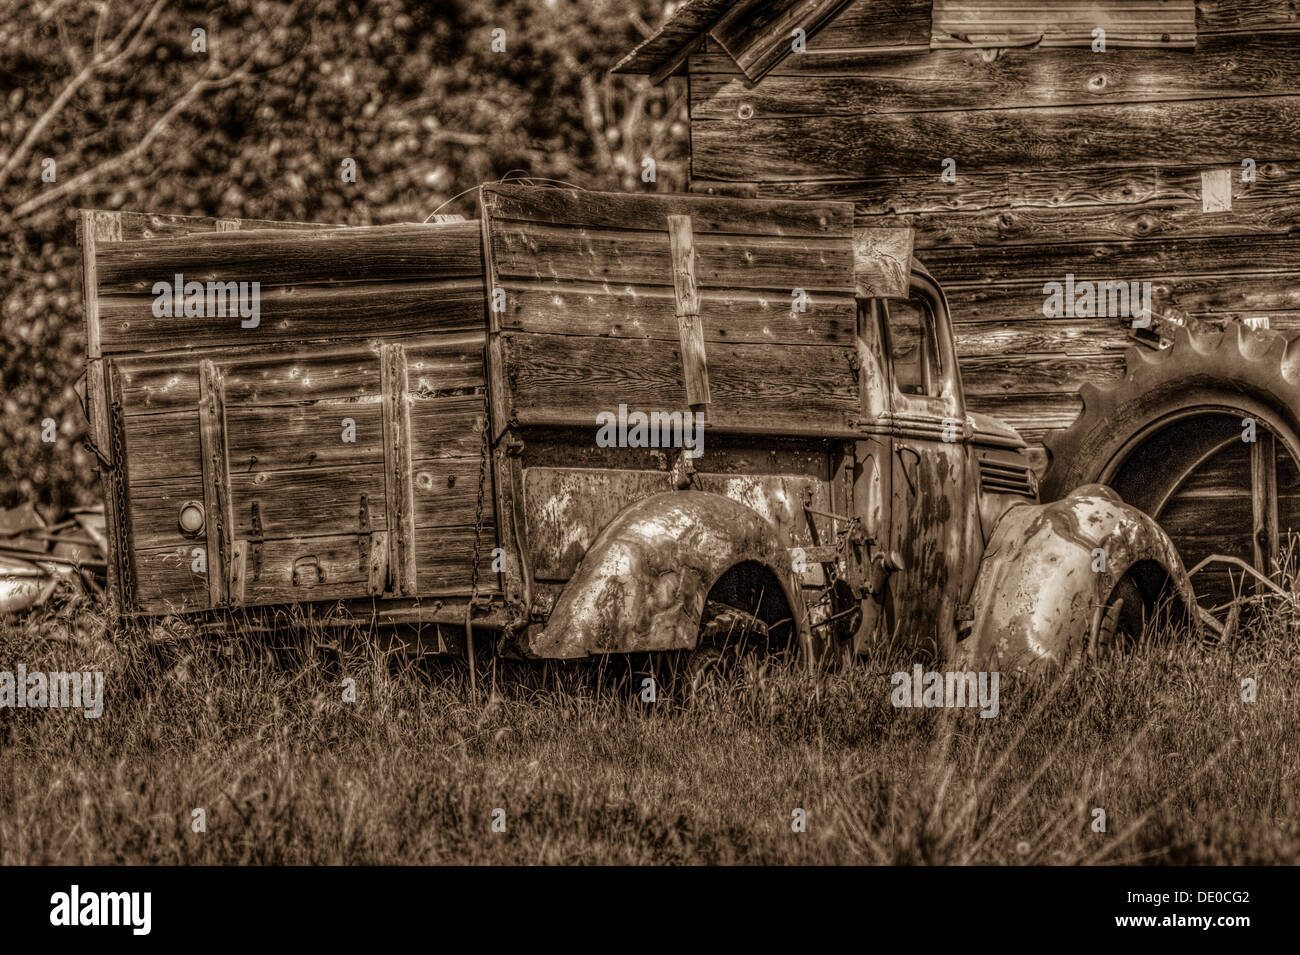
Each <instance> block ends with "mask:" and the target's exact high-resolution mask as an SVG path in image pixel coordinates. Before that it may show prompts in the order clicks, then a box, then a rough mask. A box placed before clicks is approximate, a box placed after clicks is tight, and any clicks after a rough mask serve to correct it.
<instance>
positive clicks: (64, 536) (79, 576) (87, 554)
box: [0, 504, 108, 616]
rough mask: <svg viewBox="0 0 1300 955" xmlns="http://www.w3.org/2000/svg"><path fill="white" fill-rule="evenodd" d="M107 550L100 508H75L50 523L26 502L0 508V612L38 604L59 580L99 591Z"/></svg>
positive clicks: (80, 589)
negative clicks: (58, 519) (7, 507)
mask: <svg viewBox="0 0 1300 955" xmlns="http://www.w3.org/2000/svg"><path fill="white" fill-rule="evenodd" d="M107 553H108V539H107V537H106V536H105V529H104V509H103V507H84V508H76V509H74V510H72V511H70V512H69V513H68V514H66V515H65V516H64V518H63V519H62V520H60V521H58V522H57V523H53V524H51V523H49V522H47V521H46V520H45V518H43V517H41V515H40V513H39V512H38V511H37V510H36V508H35V507H33V506H32V505H31V504H20V505H19V506H18V507H13V508H9V509H7V510H6V509H3V508H0V616H2V615H4V614H14V613H21V612H22V611H25V610H30V609H31V608H32V607H38V606H41V605H42V604H44V603H45V602H46V601H48V600H49V599H50V597H51V596H52V595H53V594H54V592H55V591H56V590H58V589H59V586H60V584H63V585H65V586H67V587H69V588H71V589H72V590H73V591H74V592H76V593H81V594H84V593H87V592H91V593H96V594H99V593H102V592H103V586H104V573H105V568H106V564H105V554H107Z"/></svg>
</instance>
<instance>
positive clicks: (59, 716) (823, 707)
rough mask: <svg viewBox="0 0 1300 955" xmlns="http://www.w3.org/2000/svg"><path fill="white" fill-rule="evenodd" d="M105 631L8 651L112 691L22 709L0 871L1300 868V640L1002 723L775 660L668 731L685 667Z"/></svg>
mask: <svg viewBox="0 0 1300 955" xmlns="http://www.w3.org/2000/svg"><path fill="white" fill-rule="evenodd" d="M85 613H86V612H85V610H84V609H79V608H78V607H77V606H76V605H75V604H72V605H65V606H63V607H62V608H59V609H57V610H52V611H50V612H49V613H47V614H46V615H45V616H43V617H38V618H29V619H28V620H27V621H26V622H24V623H23V624H22V625H21V626H17V627H14V626H12V625H11V626H10V629H8V630H7V631H5V632H3V635H2V636H0V670H5V669H8V670H14V669H15V668H16V666H17V664H19V663H24V664H26V665H27V667H28V669H29V670H35V669H43V670H74V669H76V670H85V669H102V670H104V671H105V673H106V693H105V711H104V715H103V716H102V717H101V718H99V719H86V718H84V717H83V716H82V715H81V714H80V713H79V712H77V711H70V710H51V711H38V710H21V711H18V710H0V863H3V864H15V863H218V864H228V863H385V862H411V863H433V862H467V863H577V862H582V863H854V862H878V863H895V864H896V863H904V864H911V863H983V864H988V863H994V864H998V863H1067V864H1072V863H1087V862H1099V863H1110V862H1130V861H1143V862H1154V863H1265V864H1272V863H1292V862H1295V861H1296V860H1297V859H1298V858H1300V813H1298V812H1297V808H1298V807H1300V802H1298V801H1297V768H1296V767H1297V760H1296V752H1295V750H1296V746H1297V741H1296V739H1295V735H1294V729H1295V727H1296V726H1297V725H1300V697H1298V696H1297V691H1296V685H1297V681H1296V676H1297V673H1296V670H1297V660H1298V659H1300V654H1297V652H1296V650H1297V639H1296V631H1295V630H1294V629H1291V622H1290V621H1289V620H1288V619H1282V618H1278V619H1276V620H1272V621H1265V624H1264V626H1266V627H1267V628H1268V629H1267V632H1265V633H1256V634H1245V635H1243V637H1242V638H1241V639H1239V640H1238V641H1236V642H1235V644H1234V645H1233V646H1232V647H1219V646H1197V645H1188V643H1187V642H1186V641H1179V640H1177V639H1175V638H1173V637H1168V638H1166V639H1163V640H1156V641H1153V642H1152V643H1150V644H1149V645H1147V646H1144V647H1143V648H1141V649H1139V650H1137V651H1135V652H1133V653H1130V654H1125V655H1119V656H1113V657H1110V658H1107V659H1103V660H1102V661H1100V662H1097V663H1095V664H1092V665H1090V666H1088V667H1086V668H1083V669H1079V670H1076V671H1074V672H1070V673H1066V674H1063V675H1062V676H1061V677H1060V678H1058V679H1056V680H1054V681H1052V682H1043V681H1031V680H1026V681H1017V680H1012V679H1008V678H1004V679H1003V681H1002V686H1001V712H1000V714H999V716H998V717H997V718H995V719H981V718H980V717H979V716H978V714H977V712H976V711H974V710H963V711H953V710H933V709H931V710H922V709H914V710H896V709H894V708H893V707H892V706H891V705H890V703H889V691H890V681H889V673H890V672H891V671H892V670H894V669H903V668H905V667H906V666H907V665H908V664H909V663H910V661H901V660H900V661H895V662H893V663H886V662H885V661H873V662H870V663H865V664H858V665H855V666H854V667H853V668H851V669H848V670H842V671H836V672H826V673H820V674H816V675H810V674H808V673H806V672H804V671H803V670H802V669H801V668H800V667H798V666H794V665H791V664H790V663H789V662H787V661H783V660H780V659H774V660H761V659H759V658H754V659H750V660H748V661H746V663H745V665H744V666H743V667H742V668H741V669H740V670H739V671H738V672H736V673H735V674H734V675H733V677H732V678H731V679H730V680H729V681H728V682H727V683H726V684H723V685H714V686H710V687H707V688H706V689H705V690H704V691H702V692H700V693H697V694H695V695H694V696H692V695H691V694H690V693H689V692H688V690H687V688H685V687H674V686H672V685H668V686H666V687H663V688H661V691H660V696H659V699H658V701H657V702H656V703H654V704H647V703H643V702H642V701H641V699H640V691H641V686H642V684H641V680H642V678H643V675H644V672H643V671H646V670H647V669H648V668H651V667H657V668H658V669H659V670H660V671H661V672H660V676H661V677H663V678H664V679H665V681H666V682H667V683H669V684H671V683H672V681H671V680H669V679H667V674H666V670H667V669H668V668H669V664H670V663H671V661H670V660H668V659H662V658H661V659H658V660H655V659H650V660H646V659H638V660H631V661H624V660H622V659H619V660H610V661H607V662H606V663H605V664H604V665H594V664H578V665H564V666H557V665H555V664H537V665H525V664H507V663H502V664H499V666H498V669H497V670H496V672H495V674H494V677H495V679H494V680H493V679H492V677H493V674H490V673H489V677H488V679H486V680H485V683H486V684H487V685H486V686H485V687H484V688H483V692H482V695H481V698H480V699H479V700H471V699H470V696H469V693H468V686H467V679H466V671H465V667H464V665H463V664H461V663H458V662H455V661H450V660H423V661H412V660H409V659H402V658H398V657H385V656H384V655H382V654H380V653H378V652H377V651H375V650H373V649H371V650H359V651H347V652H342V651H338V650H337V649H334V648H327V647H325V646H324V642H325V641H324V638H323V636H322V635H321V634H319V633H313V632H311V631H310V629H307V630H300V631H298V632H296V633H295V634H294V635H293V636H292V638H280V639H267V638H263V637H254V636H251V635H247V634H245V635H232V636H230V637H228V638H227V639H225V640H213V639H211V638H197V637H195V636H193V635H187V634H185V633H183V632H179V633H171V634H164V633H161V632H159V631H155V632H153V633H152V634H148V635H146V634H126V633H123V634H117V635H115V636H114V637H113V638H112V639H111V640H105V639H102V638H96V637H94V636H92V635H89V634H90V633H93V629H94V628H93V627H88V626H87V624H88V623H90V622H91V621H90V620H88V619H87V618H86V616H85ZM0 626H4V624H0ZM345 676H348V677H351V678H353V679H355V680H356V681H357V691H358V698H357V701H356V702H355V703H347V702H343V700H342V690H341V681H342V679H343V677H345ZM1244 677H1253V678H1255V679H1256V680H1257V681H1258V685H1259V700H1258V702H1255V703H1243V702H1242V700H1241V681H1242V679H1243V678H1244ZM196 807H202V808H204V809H205V810H206V814H207V831H206V832H205V833H194V832H192V831H191V830H190V822H191V810H192V809H194V808H196ZM1095 807H1100V808H1103V809H1104V810H1105V812H1106V822H1107V826H1106V828H1107V831H1106V832H1105V833H1096V832H1093V831H1092V830H1091V827H1090V824H1091V822H1092V819H1093V815H1092V810H1093V809H1094V808H1095ZM497 808H502V809H504V810H505V811H506V816H505V819H506V832H504V833H494V832H493V831H492V829H491V817H492V812H493V810H494V809H497ZM796 808H801V809H804V810H805V811H806V814H807V831H806V832H802V833H795V832H792V831H791V819H792V810H794V809H796Z"/></svg>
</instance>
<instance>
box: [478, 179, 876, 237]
mask: <svg viewBox="0 0 1300 955" xmlns="http://www.w3.org/2000/svg"><path fill="white" fill-rule="evenodd" d="M483 210H484V220H485V221H488V220H489V219H496V220H500V219H508V220H512V221H515V222H534V223H538V224H542V225H548V224H556V223H582V225H583V226H585V227H587V228H590V229H640V230H646V231H663V228H664V218H665V217H666V216H670V215H687V216H690V217H691V222H692V224H693V226H694V228H695V232H696V233H697V234H701V233H720V234H739V235H747V236H748V235H772V236H787V237H789V236H807V237H810V238H816V237H818V236H822V237H825V236H835V235H843V234H845V233H846V232H848V230H849V229H850V228H852V226H853V210H852V209H851V208H849V207H847V206H845V205H844V204H843V203H842V202H812V203H797V202H789V201H784V200H779V199H755V200H750V201H745V202H738V201H736V200H735V199H718V198H714V197H712V196H697V195H690V194H670V193H662V194H661V193H655V194H653V195H637V194H636V193H621V192H588V191H587V190H583V189H536V188H532V187H520V186H513V187H512V186H491V187H488V188H485V189H484V190H483Z"/></svg>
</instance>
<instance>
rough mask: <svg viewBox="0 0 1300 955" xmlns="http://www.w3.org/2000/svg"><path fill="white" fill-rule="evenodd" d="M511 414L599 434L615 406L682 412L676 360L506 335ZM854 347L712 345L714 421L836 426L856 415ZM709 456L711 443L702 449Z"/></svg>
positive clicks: (594, 341)
mask: <svg viewBox="0 0 1300 955" xmlns="http://www.w3.org/2000/svg"><path fill="white" fill-rule="evenodd" d="M502 337H503V339H505V340H506V342H507V351H506V355H505V356H504V358H505V366H504V367H505V373H506V376H507V377H508V378H509V380H511V381H512V382H514V389H513V398H514V402H515V406H514V408H513V412H514V413H515V414H517V415H518V418H519V421H520V423H521V424H528V423H530V422H532V423H538V424H541V423H548V422H549V423H558V422H568V423H571V424H572V425H573V426H575V427H583V428H590V429H591V432H592V435H593V439H594V435H595V432H596V418H595V416H596V414H597V412H600V411H609V412H614V413H617V409H618V406H619V405H620V404H626V405H628V407H629V408H632V409H641V410H645V411H650V410H661V411H672V410H685V409H684V406H685V404H686V395H685V391H684V389H683V387H682V370H681V359H680V356H679V354H678V351H677V350H676V349H665V348H664V347H663V346H662V345H661V344H660V343H658V342H652V341H642V340H628V339H600V338H583V337H578V336H568V335H528V334H515V333H512V334H508V335H503V336H502ZM855 362H856V353H855V352H853V351H851V350H850V349H839V348H824V347H820V346H799V345H790V346H785V347H782V348H780V349H776V348H769V347H766V346H762V345H732V344H728V345H714V346H713V347H712V348H711V349H710V354H709V389H710V394H711V397H712V404H711V405H710V409H709V413H710V424H711V426H712V427H716V428H719V429H723V430H725V429H728V428H731V427H736V426H742V425H746V424H748V425H754V426H761V427H763V428H765V429H767V430H768V431H769V432H770V433H772V434H777V433H781V432H783V431H790V430H791V429H794V430H795V431H798V432H799V433H804V432H810V433H811V432H819V431H821V432H832V431H840V430H844V429H847V428H849V427H850V426H851V422H852V421H854V420H856V417H857V415H858V413H859V412H860V410H861V408H860V405H859V391H858V374H857V371H856V368H855ZM706 454H707V449H706Z"/></svg>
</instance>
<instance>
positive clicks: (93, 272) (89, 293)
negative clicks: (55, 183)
mask: <svg viewBox="0 0 1300 955" xmlns="http://www.w3.org/2000/svg"><path fill="white" fill-rule="evenodd" d="M77 239H78V241H79V242H80V244H81V295H82V303H83V309H84V312H85V324H86V357H87V358H88V359H96V358H99V357H100V356H101V355H102V354H103V352H102V351H101V347H100V333H99V274H98V268H97V265H96V262H95V258H96V255H97V252H96V246H95V219H94V213H92V212H82V213H81V214H80V216H79V218H78V220H77Z"/></svg>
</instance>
